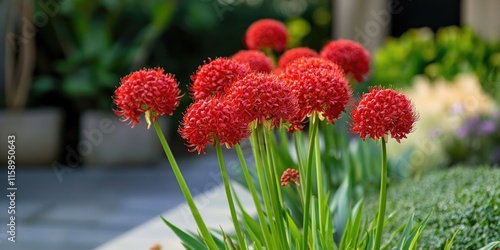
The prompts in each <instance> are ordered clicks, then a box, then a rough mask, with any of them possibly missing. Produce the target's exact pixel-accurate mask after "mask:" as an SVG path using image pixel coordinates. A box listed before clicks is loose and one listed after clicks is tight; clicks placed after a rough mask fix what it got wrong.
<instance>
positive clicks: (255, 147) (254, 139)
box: [250, 125, 278, 249]
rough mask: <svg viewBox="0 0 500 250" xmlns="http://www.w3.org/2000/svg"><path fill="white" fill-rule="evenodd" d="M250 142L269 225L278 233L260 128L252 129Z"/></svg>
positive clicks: (274, 242) (273, 231)
mask: <svg viewBox="0 0 500 250" xmlns="http://www.w3.org/2000/svg"><path fill="white" fill-rule="evenodd" d="M258 126H261V125H258ZM250 143H251V145H252V152H253V156H254V159H255V169H256V170H257V175H258V178H259V184H260V192H261V195H262V199H263V200H264V207H265V208H266V210H265V211H266V216H267V218H268V221H269V227H270V230H271V233H272V234H273V235H274V234H275V233H276V227H275V223H274V222H273V221H274V219H273V216H274V213H273V210H272V208H271V201H270V198H269V191H268V188H267V183H266V181H267V179H266V176H265V174H264V170H263V167H262V157H261V154H260V153H259V146H260V145H259V139H258V129H255V128H254V129H252V134H251V135H250ZM272 242H273V244H276V241H274V240H273V241H272ZM274 247H275V248H273V249H278V247H277V246H276V245H275V246H274Z"/></svg>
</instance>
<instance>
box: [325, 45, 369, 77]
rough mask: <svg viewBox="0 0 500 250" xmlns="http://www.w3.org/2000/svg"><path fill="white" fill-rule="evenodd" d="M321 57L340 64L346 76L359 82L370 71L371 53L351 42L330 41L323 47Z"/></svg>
mask: <svg viewBox="0 0 500 250" xmlns="http://www.w3.org/2000/svg"><path fill="white" fill-rule="evenodd" d="M320 56H321V57H323V58H326V59H328V60H330V61H332V62H334V63H336V64H338V65H339V66H340V67H342V68H343V69H344V71H345V74H346V75H349V76H351V77H353V78H354V79H355V80H356V81H358V82H361V81H363V78H364V77H365V75H366V74H368V71H369V70H370V52H368V50H366V49H365V48H363V46H362V45H361V44H359V43H357V42H354V41H351V40H346V39H339V40H336V41H330V42H329V43H327V44H326V45H325V46H324V47H323V49H322V50H321V52H320Z"/></svg>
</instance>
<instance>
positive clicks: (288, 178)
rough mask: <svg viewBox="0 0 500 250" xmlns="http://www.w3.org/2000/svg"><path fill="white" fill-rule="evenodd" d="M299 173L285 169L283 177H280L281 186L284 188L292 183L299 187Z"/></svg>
mask: <svg viewBox="0 0 500 250" xmlns="http://www.w3.org/2000/svg"><path fill="white" fill-rule="evenodd" d="M299 178H300V173H299V171H297V170H295V169H293V168H287V169H286V170H285V172H283V175H281V186H286V185H288V183H290V182H292V183H293V184H295V185H296V186H300V183H299Z"/></svg>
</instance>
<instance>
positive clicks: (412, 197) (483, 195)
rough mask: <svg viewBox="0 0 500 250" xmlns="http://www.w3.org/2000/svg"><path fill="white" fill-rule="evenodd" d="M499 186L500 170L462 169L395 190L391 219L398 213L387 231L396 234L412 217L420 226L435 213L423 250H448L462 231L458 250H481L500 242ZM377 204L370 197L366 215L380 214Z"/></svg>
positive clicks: (432, 175)
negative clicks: (449, 244)
mask: <svg viewBox="0 0 500 250" xmlns="http://www.w3.org/2000/svg"><path fill="white" fill-rule="evenodd" d="M499 180H500V169H499V168H488V167H480V168H466V167H458V168H454V169H451V170H447V171H443V170H441V171H434V172H431V173H428V174H427V175H424V176H423V177H422V178H421V179H420V180H418V181H415V180H409V181H406V182H403V183H400V184H398V185H395V186H392V187H390V188H389V191H388V196H389V197H391V199H390V200H389V201H388V203H387V208H388V214H390V213H391V212H395V213H394V216H393V217H392V218H391V219H389V221H388V223H387V227H385V228H384V230H385V232H386V234H389V233H388V232H394V230H395V229H396V228H397V227H398V226H399V225H401V224H403V223H404V221H405V220H406V219H407V218H406V215H407V214H408V211H413V212H414V213H415V219H417V220H420V221H421V220H423V219H425V217H426V216H427V215H428V213H429V212H430V211H432V215H431V218H430V219H429V221H428V222H427V226H426V228H425V229H424V232H423V234H422V237H421V241H420V244H419V246H420V247H421V248H422V249H443V247H444V245H445V242H446V240H447V239H451V238H452V236H453V234H454V233H455V232H456V231H457V230H458V233H457V235H456V237H455V240H454V243H453V247H452V249H479V248H480V247H483V246H485V245H486V244H488V243H489V242H492V241H494V240H498V239H500V181H499ZM376 200H377V197H376V195H374V196H373V197H368V202H367V204H368V205H367V206H368V207H367V209H366V211H368V212H373V211H376V209H377V202H376ZM387 236H388V235H387ZM387 236H386V237H384V238H386V239H387V238H388V237H387Z"/></svg>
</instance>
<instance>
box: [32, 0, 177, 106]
mask: <svg viewBox="0 0 500 250" xmlns="http://www.w3.org/2000/svg"><path fill="white" fill-rule="evenodd" d="M176 4H177V1H175V0H169V1H160V0H148V1H145V2H141V3H135V2H134V1H116V0H115V1H113V0H108V1H81V0H75V1H70V2H68V3H65V4H62V5H61V6H60V12H58V13H57V15H54V16H53V17H52V18H51V19H50V25H48V27H45V28H44V29H42V30H41V35H40V37H41V38H40V45H39V51H38V57H39V58H42V59H43V60H44V61H39V62H38V64H39V66H38V67H39V68H40V70H41V72H39V73H40V76H37V77H36V78H35V79H34V82H33V91H34V92H35V93H37V92H38V93H41V92H47V91H49V90H50V91H52V90H53V89H54V88H57V89H59V90H60V92H61V94H62V95H63V96H65V97H67V98H69V99H71V100H73V101H75V103H76V104H77V105H79V106H80V108H82V109H87V108H102V109H106V110H109V108H110V107H111V102H112V100H110V98H109V96H110V95H112V93H113V91H114V89H115V87H116V86H117V85H118V83H119V80H120V77H121V76H124V75H126V74H127V73H128V72H130V71H131V70H135V69H137V68H140V67H143V66H145V64H146V62H147V59H148V57H149V54H150V53H151V49H152V47H153V45H154V41H155V40H156V39H157V38H158V37H159V36H160V35H161V34H162V32H163V30H164V29H165V28H166V27H167V26H168V25H169V23H170V21H171V20H172V18H173V15H174V11H175V10H176V8H175V7H176ZM124 27H126V28H124ZM45 60H50V61H51V62H50V63H47V62H46V61H45Z"/></svg>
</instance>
